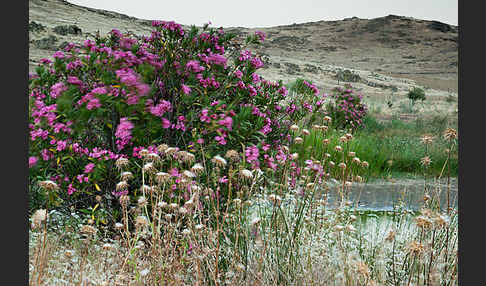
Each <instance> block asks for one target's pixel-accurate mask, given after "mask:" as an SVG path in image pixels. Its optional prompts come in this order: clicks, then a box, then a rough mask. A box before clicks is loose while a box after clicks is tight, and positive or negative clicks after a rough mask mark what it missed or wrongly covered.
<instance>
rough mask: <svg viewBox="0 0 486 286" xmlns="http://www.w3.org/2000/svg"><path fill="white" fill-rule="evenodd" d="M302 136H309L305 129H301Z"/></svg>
mask: <svg viewBox="0 0 486 286" xmlns="http://www.w3.org/2000/svg"><path fill="white" fill-rule="evenodd" d="M302 134H304V135H305V136H307V135H309V134H310V132H309V130H307V129H302Z"/></svg>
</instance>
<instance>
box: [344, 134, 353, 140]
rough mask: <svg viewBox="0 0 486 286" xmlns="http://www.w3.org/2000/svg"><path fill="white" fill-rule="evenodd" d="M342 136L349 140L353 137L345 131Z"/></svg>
mask: <svg viewBox="0 0 486 286" xmlns="http://www.w3.org/2000/svg"><path fill="white" fill-rule="evenodd" d="M344 136H345V137H346V139H347V140H348V141H349V140H351V139H353V135H352V134H351V133H346V134H345V135H344Z"/></svg>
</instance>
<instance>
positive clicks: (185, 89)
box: [182, 84, 191, 94]
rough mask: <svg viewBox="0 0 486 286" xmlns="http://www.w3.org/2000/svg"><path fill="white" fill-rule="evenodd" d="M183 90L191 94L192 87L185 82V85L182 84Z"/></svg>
mask: <svg viewBox="0 0 486 286" xmlns="http://www.w3.org/2000/svg"><path fill="white" fill-rule="evenodd" d="M182 92H183V93H184V94H189V93H190V92H191V88H190V87H188V86H187V85H185V84H183V85H182Z"/></svg>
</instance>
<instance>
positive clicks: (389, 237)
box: [385, 229, 397, 242]
mask: <svg viewBox="0 0 486 286" xmlns="http://www.w3.org/2000/svg"><path fill="white" fill-rule="evenodd" d="M396 234H397V233H396V231H395V230H394V229H390V231H389V232H388V234H387V235H386V238H385V241H389V242H392V241H393V240H394V239H395V235H396Z"/></svg>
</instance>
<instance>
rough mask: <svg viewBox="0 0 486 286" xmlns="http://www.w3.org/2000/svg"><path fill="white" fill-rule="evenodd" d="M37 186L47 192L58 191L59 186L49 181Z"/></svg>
mask: <svg viewBox="0 0 486 286" xmlns="http://www.w3.org/2000/svg"><path fill="white" fill-rule="evenodd" d="M39 186H40V187H41V188H43V189H45V190H48V191H54V190H58V189H59V186H58V185H57V184H56V183H55V182H53V181H51V180H45V181H41V182H39Z"/></svg>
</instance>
